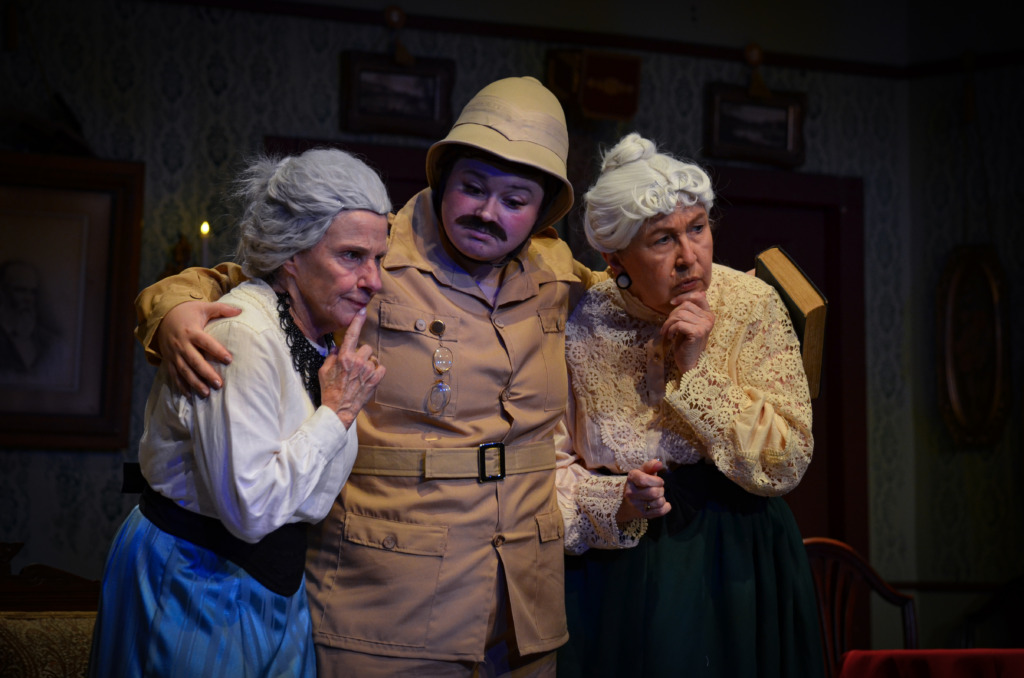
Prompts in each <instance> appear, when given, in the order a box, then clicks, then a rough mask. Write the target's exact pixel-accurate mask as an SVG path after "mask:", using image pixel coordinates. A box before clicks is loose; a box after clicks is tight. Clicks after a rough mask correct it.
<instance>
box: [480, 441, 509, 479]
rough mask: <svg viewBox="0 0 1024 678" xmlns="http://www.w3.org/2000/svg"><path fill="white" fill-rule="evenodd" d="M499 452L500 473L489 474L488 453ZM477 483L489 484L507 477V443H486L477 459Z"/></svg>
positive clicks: (481, 447)
mask: <svg viewBox="0 0 1024 678" xmlns="http://www.w3.org/2000/svg"><path fill="white" fill-rule="evenodd" d="M488 450H498V473H497V474H496V475H488V474H487V451H488ZM476 467H477V482H479V483H487V482H493V481H497V480H502V479H503V478H504V477H505V443H484V444H483V445H481V446H480V448H479V449H478V451H477V457H476Z"/></svg>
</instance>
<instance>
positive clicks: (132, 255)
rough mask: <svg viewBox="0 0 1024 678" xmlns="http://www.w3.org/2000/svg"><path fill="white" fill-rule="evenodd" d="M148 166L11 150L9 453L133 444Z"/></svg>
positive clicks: (7, 209) (2, 254) (3, 318)
mask: <svg viewBox="0 0 1024 678" xmlns="http://www.w3.org/2000/svg"><path fill="white" fill-rule="evenodd" d="M142 192H143V166H142V165H141V164H139V163H127V162H113V161H106V160H96V159H92V158H71V157H62V156H37V155H29V154H19V153H0V233H2V236H0V238H2V239H0V242H2V247H0V446H2V447H8V448H11V447H24V448H82V449H97V448H117V447H123V446H124V445H126V444H127V441H128V421H129V414H130V395H131V375H132V362H133V361H132V354H133V346H132V341H133V340H132V327H133V325H134V312H133V309H132V300H133V298H134V295H135V292H136V291H137V290H136V287H137V284H138V257H139V237H140V226H141V218H142Z"/></svg>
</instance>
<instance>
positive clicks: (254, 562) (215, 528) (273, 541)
mask: <svg viewBox="0 0 1024 678" xmlns="http://www.w3.org/2000/svg"><path fill="white" fill-rule="evenodd" d="M139 510H140V511H142V515H144V516H146V518H148V519H149V520H150V522H152V523H153V524H154V525H156V526H157V527H159V528H160V529H161V530H163V531H164V532H167V533H168V534H172V535H174V536H175V537H179V538H181V539H185V540H186V541H190V542H192V543H193V544H195V545H196V546H201V547H202V548H204V549H207V550H210V551H213V552H214V553H216V554H217V555H218V556H220V557H221V558H226V559H227V560H230V561H231V562H233V563H234V564H235V565H238V566H239V567H241V568H242V569H243V570H245V571H246V572H247V573H248V574H249V575H250V576H252V578H253V579H255V580H256V581H258V582H259V583H261V584H263V585H264V586H265V587H267V588H268V589H270V590H271V591H273V592H274V593H276V594H278V595H282V596H292V595H294V594H295V592H296V591H298V590H299V586H301V585H302V575H303V573H304V572H305V571H306V528H307V525H306V523H288V524H287V525H282V526H281V527H279V528H277V529H276V530H274V531H273V532H271V533H270V534H268V535H267V536H265V537H264V538H263V539H260V540H259V541H258V542H256V543H255V544H250V543H248V542H245V541H242V540H241V539H239V538H238V537H235V536H234V535H232V534H231V533H230V532H228V530H227V528H226V527H224V524H223V523H221V522H220V521H219V520H217V519H215V518H210V517H209V516H204V515H200V514H198V513H193V512H192V511H189V510H188V509H184V508H182V507H181V506H178V505H177V504H175V503H174V502H173V501H171V500H170V499H168V498H167V497H165V496H163V495H162V494H160V493H159V492H157V491H156V490H154V489H153V488H151V487H150V486H149V485H148V484H147V485H146V486H145V487H144V488H143V490H142V496H141V497H140V498H139Z"/></svg>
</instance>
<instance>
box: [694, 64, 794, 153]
mask: <svg viewBox="0 0 1024 678" xmlns="http://www.w3.org/2000/svg"><path fill="white" fill-rule="evenodd" d="M806 107H807V97H806V95H804V94H801V93H796V92H772V93H771V94H769V95H767V96H759V97H754V96H751V95H750V93H749V92H748V90H747V88H745V87H741V86H737V85H727V84H723V83H711V84H710V85H709V86H708V93H707V108H706V120H705V128H704V130H705V148H704V154H705V155H707V156H710V157H713V158H729V159H733V160H749V161H751V162H763V163H768V164H772V165H779V166H782V167H796V166H797V165H800V164H802V163H803V162H804V111H805V109H806Z"/></svg>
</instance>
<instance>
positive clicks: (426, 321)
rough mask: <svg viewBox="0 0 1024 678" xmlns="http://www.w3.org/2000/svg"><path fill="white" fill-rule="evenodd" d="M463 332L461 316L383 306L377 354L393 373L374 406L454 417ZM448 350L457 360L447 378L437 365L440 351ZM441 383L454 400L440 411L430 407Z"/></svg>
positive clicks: (386, 377) (391, 304)
mask: <svg viewBox="0 0 1024 678" xmlns="http://www.w3.org/2000/svg"><path fill="white" fill-rule="evenodd" d="M460 329H461V328H460V322H459V318H458V316H454V315H443V314H438V313H435V312H433V311H428V310H423V309H418V308H414V307H412V306H404V305H402V304H396V303H394V302H391V301H382V302H381V304H380V322H379V328H378V331H377V347H376V353H377V358H378V360H380V363H381V364H382V365H383V366H384V367H385V368H387V373H386V374H385V375H384V379H383V380H382V381H381V383H380V384H379V385H378V386H377V392H376V394H375V395H374V401H375V402H376V403H378V404H379V405H384V406H386V407H395V408H398V409H401V410H408V411H410V412H418V413H420V414H423V413H428V414H432V415H434V416H438V417H454V416H455V414H456V412H457V411H458V399H459V382H458V374H459V370H458V342H459V332H460ZM442 346H443V347H445V348H447V349H448V350H449V351H451V355H452V356H453V357H454V360H453V361H452V362H453V364H452V366H451V368H450V369H448V371H447V372H446V373H444V374H442V373H441V372H439V371H438V370H437V369H436V368H435V360H434V353H435V351H437V350H438V348H439V347H442ZM441 366H442V368H443V363H441ZM441 381H443V382H444V383H445V384H447V388H448V389H449V391H448V393H449V395H448V400H447V404H446V405H445V406H444V407H443V408H442V409H441V410H439V411H435V410H433V409H431V408H430V395H431V390H432V389H434V388H435V385H436V384H437V383H438V382H441Z"/></svg>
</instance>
